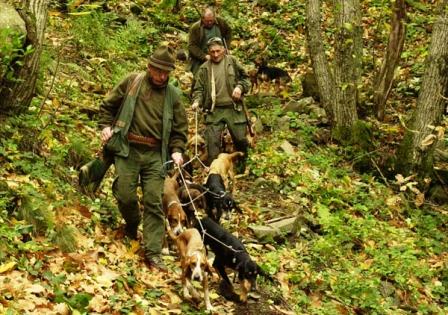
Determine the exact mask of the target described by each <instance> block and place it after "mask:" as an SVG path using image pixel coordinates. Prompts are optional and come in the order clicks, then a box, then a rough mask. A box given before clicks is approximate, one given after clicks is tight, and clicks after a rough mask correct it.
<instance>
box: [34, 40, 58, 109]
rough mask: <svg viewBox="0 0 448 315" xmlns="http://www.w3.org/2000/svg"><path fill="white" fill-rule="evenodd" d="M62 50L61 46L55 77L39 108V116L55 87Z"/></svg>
mask: <svg viewBox="0 0 448 315" xmlns="http://www.w3.org/2000/svg"><path fill="white" fill-rule="evenodd" d="M61 52H62V46H59V51H58V59H57V60H56V69H55V70H54V75H53V79H52V80H51V85H50V88H49V89H48V92H47V95H45V97H44V99H43V100H42V103H41V104H40V108H39V112H38V113H37V117H40V115H41V114H42V110H43V109H44V105H45V101H46V100H47V99H48V96H49V95H50V93H51V90H52V89H53V86H54V81H55V80H56V74H57V73H58V69H59V63H60V61H61Z"/></svg>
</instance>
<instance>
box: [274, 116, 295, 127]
mask: <svg viewBox="0 0 448 315" xmlns="http://www.w3.org/2000/svg"><path fill="white" fill-rule="evenodd" d="M290 121H291V118H290V117H288V116H280V117H278V118H277V120H276V121H275V123H274V126H273V127H274V128H275V129H278V130H282V131H286V130H289V122H290Z"/></svg>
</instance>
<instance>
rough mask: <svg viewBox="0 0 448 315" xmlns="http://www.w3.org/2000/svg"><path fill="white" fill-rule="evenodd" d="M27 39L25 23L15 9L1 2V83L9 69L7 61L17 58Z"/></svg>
mask: <svg viewBox="0 0 448 315" xmlns="http://www.w3.org/2000/svg"><path fill="white" fill-rule="evenodd" d="M25 39H26V25H25V21H24V20H23V19H22V18H21V17H20V15H19V13H17V11H16V10H15V9H14V7H12V6H11V5H9V4H7V3H5V2H3V1H1V0H0V61H1V63H0V81H1V79H2V78H3V76H4V75H5V73H6V72H7V70H8V67H9V64H8V63H7V62H5V60H9V61H10V60H11V59H13V58H15V57H16V56H15V55H14V54H16V51H18V50H19V48H20V47H22V46H23V44H24V43H25ZM5 56H8V57H9V58H5Z"/></svg>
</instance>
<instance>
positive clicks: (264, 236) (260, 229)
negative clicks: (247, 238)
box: [249, 225, 280, 242]
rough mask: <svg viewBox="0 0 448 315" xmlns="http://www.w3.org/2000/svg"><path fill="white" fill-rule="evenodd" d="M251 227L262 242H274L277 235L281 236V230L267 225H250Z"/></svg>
mask: <svg viewBox="0 0 448 315" xmlns="http://www.w3.org/2000/svg"><path fill="white" fill-rule="evenodd" d="M249 229H251V230H252V232H253V233H254V234H255V237H256V238H257V239H258V240H259V241H261V242H272V241H273V240H274V238H275V237H278V236H280V230H277V229H275V228H273V227H270V226H266V225H249Z"/></svg>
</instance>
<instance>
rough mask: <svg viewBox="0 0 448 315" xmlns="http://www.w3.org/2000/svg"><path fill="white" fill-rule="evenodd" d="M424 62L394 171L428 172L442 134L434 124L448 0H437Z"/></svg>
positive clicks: (442, 99) (445, 67)
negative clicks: (412, 110)
mask: <svg viewBox="0 0 448 315" xmlns="http://www.w3.org/2000/svg"><path fill="white" fill-rule="evenodd" d="M425 63H426V69H425V73H424V75H423V80H422V86H421V89H420V93H419V96H418V100H417V107H416V109H415V111H414V113H413V115H412V119H411V122H410V124H409V126H408V128H407V131H406V133H405V136H404V139H403V142H402V143H401V145H400V148H399V150H398V153H397V171H398V172H400V173H402V174H408V173H414V172H416V173H418V174H420V175H421V176H427V175H431V174H432V171H433V153H434V149H435V146H436V144H437V141H438V140H440V138H443V128H442V127H438V126H439V124H440V122H441V120H442V118H443V114H444V112H445V108H446V104H447V101H446V97H447V92H448V0H443V1H442V3H441V7H440V15H439V17H438V19H437V21H436V22H435V24H434V27H433V33H432V37H431V44H430V47H429V54H428V57H427V59H426V62H425Z"/></svg>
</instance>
